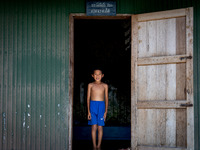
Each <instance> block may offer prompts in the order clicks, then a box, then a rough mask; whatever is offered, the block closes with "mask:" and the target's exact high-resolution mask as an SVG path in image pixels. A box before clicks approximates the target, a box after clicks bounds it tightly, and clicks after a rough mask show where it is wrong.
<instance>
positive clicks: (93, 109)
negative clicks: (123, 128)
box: [88, 100, 105, 126]
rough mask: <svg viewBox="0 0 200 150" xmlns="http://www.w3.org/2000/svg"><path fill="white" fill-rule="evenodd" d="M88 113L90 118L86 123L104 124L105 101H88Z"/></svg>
mask: <svg viewBox="0 0 200 150" xmlns="http://www.w3.org/2000/svg"><path fill="white" fill-rule="evenodd" d="M90 113H91V120H88V125H95V124H97V125H98V126H104V125H105V123H104V118H103V116H104V113H105V102H104V101H92V100H91V101H90Z"/></svg>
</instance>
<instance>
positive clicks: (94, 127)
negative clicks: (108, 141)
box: [92, 124, 97, 148]
mask: <svg viewBox="0 0 200 150" xmlns="http://www.w3.org/2000/svg"><path fill="white" fill-rule="evenodd" d="M96 132H97V125H96V124H95V125H92V143H93V147H94V148H96V146H97V145H96Z"/></svg>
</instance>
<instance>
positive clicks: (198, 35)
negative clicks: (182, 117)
mask: <svg viewBox="0 0 200 150" xmlns="http://www.w3.org/2000/svg"><path fill="white" fill-rule="evenodd" d="M193 55H194V133H195V134H194V136H195V137H194V139H195V150H199V149H200V102H199V101H200V1H196V4H195V7H194V52H193Z"/></svg>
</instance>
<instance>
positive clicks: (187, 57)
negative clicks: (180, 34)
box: [180, 56, 192, 60]
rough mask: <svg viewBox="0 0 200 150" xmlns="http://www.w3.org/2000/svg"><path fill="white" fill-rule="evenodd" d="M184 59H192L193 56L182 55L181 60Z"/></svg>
mask: <svg viewBox="0 0 200 150" xmlns="http://www.w3.org/2000/svg"><path fill="white" fill-rule="evenodd" d="M183 59H192V56H185V57H180V60H183Z"/></svg>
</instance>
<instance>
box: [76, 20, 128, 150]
mask: <svg viewBox="0 0 200 150" xmlns="http://www.w3.org/2000/svg"><path fill="white" fill-rule="evenodd" d="M94 68H101V69H102V70H103V73H104V74H105V76H104V78H103V80H102V81H103V82H105V83H107V84H108V86H109V106H108V114H107V119H106V123H105V124H106V125H105V127H104V133H103V142H102V146H104V145H105V143H109V142H110V143H111V142H114V143H115V146H116V148H117V149H119V148H126V147H130V140H131V131H130V130H131V19H130V18H128V19H127V18H126V19H116V20H115V19H112V20H110V19H98V20H97V19H75V20H74V94H73V95H74V96H73V149H76V148H77V149H79V148H78V147H77V145H79V146H81V147H82V146H83V144H84V147H85V148H86V147H87V148H89V147H90V146H91V130H90V126H88V125H87V98H86V97H87V85H88V83H90V82H93V80H92V77H91V73H92V71H93V69H94ZM116 140H117V142H116ZM77 143H78V144H77ZM85 144H87V145H85ZM117 144H118V145H117ZM106 145H107V144H106ZM109 145H111V144H109ZM112 145H113V144H112Z"/></svg>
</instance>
